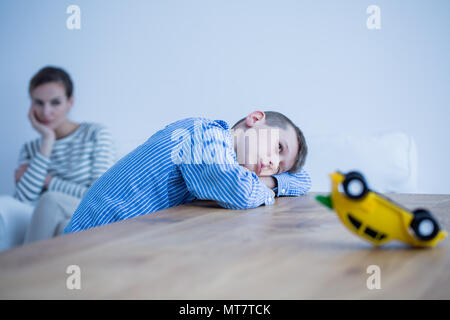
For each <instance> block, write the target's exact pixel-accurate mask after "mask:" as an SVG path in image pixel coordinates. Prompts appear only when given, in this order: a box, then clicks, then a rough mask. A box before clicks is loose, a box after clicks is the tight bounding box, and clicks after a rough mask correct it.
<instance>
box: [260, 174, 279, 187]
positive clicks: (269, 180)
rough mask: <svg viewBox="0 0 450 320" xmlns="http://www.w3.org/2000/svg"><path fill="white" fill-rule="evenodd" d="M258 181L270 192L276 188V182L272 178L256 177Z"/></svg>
mask: <svg viewBox="0 0 450 320" xmlns="http://www.w3.org/2000/svg"><path fill="white" fill-rule="evenodd" d="M258 178H259V180H260V181H261V182H262V183H264V184H265V185H266V186H267V188H269V189H270V190H272V189H273V188H275V187H276V186H277V181H276V179H275V178H274V177H272V176H269V177H258Z"/></svg>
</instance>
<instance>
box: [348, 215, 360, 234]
mask: <svg viewBox="0 0 450 320" xmlns="http://www.w3.org/2000/svg"><path fill="white" fill-rule="evenodd" d="M348 220H349V221H350V223H351V224H352V225H353V226H354V227H355V228H356V230H358V229H359V227H361V222H360V221H359V220H358V219H356V218H355V217H354V216H352V215H351V214H348Z"/></svg>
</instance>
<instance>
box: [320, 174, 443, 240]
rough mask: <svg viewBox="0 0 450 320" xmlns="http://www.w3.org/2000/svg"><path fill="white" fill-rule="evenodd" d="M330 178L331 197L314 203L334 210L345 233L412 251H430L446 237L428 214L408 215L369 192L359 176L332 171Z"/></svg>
mask: <svg viewBox="0 0 450 320" xmlns="http://www.w3.org/2000/svg"><path fill="white" fill-rule="evenodd" d="M330 178H331V181H332V191H331V195H329V196H317V197H316V199H317V201H319V202H320V203H322V204H324V205H325V206H327V207H328V208H330V209H334V210H335V211H336V212H337V214H338V216H339V218H340V220H341V221H342V222H343V223H344V225H345V226H346V227H347V228H348V229H350V230H351V231H352V232H354V233H355V234H357V235H358V236H360V237H362V238H363V239H365V240H367V241H369V242H371V243H373V244H374V245H376V246H378V245H382V244H384V243H386V242H388V241H390V240H393V239H396V240H400V241H402V242H405V243H407V244H410V245H412V246H414V247H434V246H435V245H436V244H437V243H438V242H439V241H440V240H443V239H444V238H446V237H447V232H445V231H442V230H441V229H440V227H439V224H438V222H437V220H436V219H435V218H434V217H433V216H432V215H431V213H430V212H429V211H427V210H425V209H416V210H414V211H413V212H410V211H409V210H408V209H406V208H404V207H402V206H401V205H399V204H397V203H395V202H394V201H392V200H391V199H389V198H387V197H385V196H383V195H381V194H379V193H377V192H375V191H373V190H370V189H369V188H368V186H367V183H366V180H365V179H364V176H363V175H362V174H361V173H359V172H357V171H351V172H349V173H347V174H343V173H341V172H339V171H336V172H334V173H332V174H330Z"/></svg>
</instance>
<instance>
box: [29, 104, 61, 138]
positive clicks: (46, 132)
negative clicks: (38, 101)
mask: <svg viewBox="0 0 450 320" xmlns="http://www.w3.org/2000/svg"><path fill="white" fill-rule="evenodd" d="M28 118H29V119H30V122H31V125H32V126H33V128H34V129H35V130H36V131H37V132H39V133H40V135H41V136H42V138H43V139H44V140H49V139H52V140H55V139H56V135H55V131H54V130H53V129H51V128H50V127H48V126H46V125H45V124H43V123H41V122H39V120H38V119H37V118H36V113H35V111H34V108H33V107H31V108H30V112H29V113H28Z"/></svg>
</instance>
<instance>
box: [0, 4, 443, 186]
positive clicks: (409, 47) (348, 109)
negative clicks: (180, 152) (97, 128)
mask: <svg viewBox="0 0 450 320" xmlns="http://www.w3.org/2000/svg"><path fill="white" fill-rule="evenodd" d="M71 4H77V5H79V6H80V8H81V30H68V29H67V28H66V19H67V18H68V16H69V15H68V14H66V8H67V7H68V6H69V5H71ZM371 4H376V5H378V6H379V7H380V8H381V29H380V30H368V29H367V27H366V19H367V17H368V15H367V14H366V8H367V7H368V6H369V5H371ZM449 9H450V2H448V1H444V0H442V1H438V0H435V1H407V2H406V1H398V0H397V1H395V0H389V1H387V0H386V1H385V0H371V1H362V0H361V1H358V0H355V1H343V0H341V1H331V0H330V1H325V0H317V1H299V0H291V1H286V0H279V1H262V0H254V1H249V0H223V1H218V0H184V1H182V0H179V1H174V0H164V1H162V0H159V1H156V0H153V1H149V0H142V1H139V0H129V1H124V0H121V1H119V0H107V1H106V0H96V1H88V0H71V1H49V0H44V1H43V0H40V1H29V0H2V1H1V2H0V40H1V42H0V43H1V50H0V70H1V73H0V92H1V117H0V137H1V141H0V145H1V150H2V155H1V158H0V159H1V160H0V176H1V177H2V179H1V181H0V193H11V192H12V189H13V171H14V169H15V167H16V161H17V157H18V152H19V148H20V146H21V144H22V143H23V142H25V141H27V140H29V139H32V138H34V137H37V134H36V133H35V132H33V131H32V129H31V126H30V124H29V123H28V121H27V118H26V114H27V111H28V107H29V98H28V95H27V86H28V81H29V79H30V77H31V76H32V75H33V74H34V73H35V72H36V71H37V70H38V69H39V68H41V67H42V66H44V65H47V64H52V65H57V66H62V67H64V68H66V69H67V70H68V71H69V72H70V73H71V75H72V78H73V80H74V82H75V98H76V102H75V108H74V109H73V111H72V114H71V116H72V118H73V119H74V120H76V121H96V122H102V123H105V124H107V125H109V127H110V128H111V129H112V130H113V133H114V135H115V137H116V138H117V139H118V141H119V143H121V141H132V142H134V143H136V144H137V143H140V142H143V141H144V140H145V139H147V138H148V137H149V136H150V135H151V134H152V133H154V132H155V130H157V129H159V128H161V127H163V126H164V125H165V124H167V123H169V122H171V121H174V120H177V119H181V118H184V117H188V116H206V117H209V118H213V119H224V120H227V121H229V122H230V123H233V122H234V121H236V120H238V119H240V118H241V117H243V116H244V115H246V114H247V113H249V112H250V111H252V110H254V109H256V108H262V109H263V110H270V109H273V110H278V111H281V112H284V113H285V114H286V115H288V116H289V117H291V118H292V119H293V120H294V121H295V122H297V123H298V124H299V126H300V127H301V128H302V129H303V131H304V133H305V135H306V137H307V138H308V137H310V136H314V135H319V134H320V135H323V134H335V133H339V134H352V135H363V134H372V133H377V132H380V131H383V132H384V131H401V132H404V133H406V134H407V135H410V136H412V137H413V138H414V139H415V141H416V143H417V149H418V154H419V162H418V163H419V180H418V181H419V188H418V190H417V191H418V192H421V193H450V182H449V178H450V167H449V165H448V164H449V163H450V152H449V147H448V143H447V139H448V137H450V127H449V125H448V119H450V111H449V107H450V91H449V83H450V59H448V52H450V19H449V18H450V16H449V15H450V10H449ZM314 147H315V146H312V148H311V150H313V149H314ZM330 161H332V159H330ZM324 175H326V173H325V172H324Z"/></svg>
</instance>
